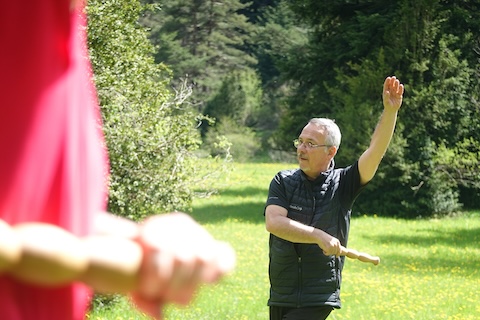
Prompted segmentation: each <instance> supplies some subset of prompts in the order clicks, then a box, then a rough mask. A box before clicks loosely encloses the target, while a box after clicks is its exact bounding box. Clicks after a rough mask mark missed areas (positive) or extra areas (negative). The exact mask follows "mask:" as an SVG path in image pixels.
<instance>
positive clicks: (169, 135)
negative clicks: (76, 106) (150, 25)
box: [87, 0, 200, 220]
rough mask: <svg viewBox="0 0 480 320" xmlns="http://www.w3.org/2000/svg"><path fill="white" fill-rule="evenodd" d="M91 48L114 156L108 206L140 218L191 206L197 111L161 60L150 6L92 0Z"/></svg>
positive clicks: (196, 143) (183, 88)
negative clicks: (148, 21) (146, 23)
mask: <svg viewBox="0 0 480 320" xmlns="http://www.w3.org/2000/svg"><path fill="white" fill-rule="evenodd" d="M87 9H88V14H89V29H88V36H89V48H90V53H91V56H92V64H93V68H94V74H95V82H96V85H97V88H98V95H99V100H100V104H101V108H102V114H103V130H104V132H105V135H106V143H107V147H108V150H109V158H110V161H111V175H110V176H111V181H110V198H109V204H108V209H109V210H110V211H111V212H113V213H115V214H119V215H122V216H126V217H129V218H132V219H137V220H138V219H141V218H143V217H145V216H147V215H149V214H152V213H158V212H165V211H171V210H175V209H186V208H188V207H189V205H190V202H191V198H192V195H193V191H192V185H193V184H194V183H195V179H196V175H195V158H194V157H193V151H195V150H196V149H197V148H198V146H199V144H200V138H199V134H198V131H197V130H196V126H197V124H198V121H199V119H198V115H197V114H196V113H195V112H194V111H193V109H192V108H191V107H190V106H189V104H188V103H187V101H186V99H187V98H188V96H189V95H190V94H191V88H190V87H189V86H187V85H186V84H185V83H184V84H183V86H182V87H179V89H178V91H177V92H175V93H173V92H171V90H170V89H169V88H168V86H169V81H170V78H171V75H170V71H169V69H168V68H167V67H165V66H164V65H162V64H160V65H158V64H155V63H154V60H153V56H152V55H153V52H154V50H153V47H152V45H151V44H150V42H149V41H148V38H147V32H146V30H145V29H144V28H143V27H141V26H140V25H139V24H138V17H139V16H140V15H141V14H143V12H144V10H145V7H144V6H142V5H140V4H139V3H138V2H135V1H133V2H132V1H126V0H123V1H117V0H116V1H98V0H91V1H89V3H88V8H87Z"/></svg>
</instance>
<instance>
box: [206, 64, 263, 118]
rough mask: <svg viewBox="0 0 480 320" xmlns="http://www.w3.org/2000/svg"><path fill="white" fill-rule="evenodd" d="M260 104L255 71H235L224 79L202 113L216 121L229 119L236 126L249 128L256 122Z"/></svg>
mask: <svg viewBox="0 0 480 320" xmlns="http://www.w3.org/2000/svg"><path fill="white" fill-rule="evenodd" d="M261 104H262V88H261V83H260V79H259V78H258V76H257V75H256V73H255V71H254V70H252V69H245V70H235V71H232V72H231V73H229V74H228V75H227V76H226V77H225V78H224V80H223V83H222V85H221V87H220V89H219V90H218V92H217V94H215V95H214V96H213V98H212V99H211V100H210V101H209V102H208V103H207V106H206V108H205V111H204V112H205V114H206V115H207V116H211V117H214V118H216V119H219V118H224V117H229V118H231V119H233V120H234V121H235V124H236V125H239V126H247V127H251V126H252V125H253V124H255V123H256V122H257V121H258V113H259V110H260V107H261Z"/></svg>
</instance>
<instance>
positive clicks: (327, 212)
mask: <svg viewBox="0 0 480 320" xmlns="http://www.w3.org/2000/svg"><path fill="white" fill-rule="evenodd" d="M403 90H404V88H403V85H402V84H401V83H400V82H399V80H397V79H396V78H395V77H394V76H392V77H387V78H386V80H385V83H384V86H383V105H384V110H383V114H382V116H381V118H380V121H379V123H378V125H377V128H376V129H375V132H374V133H373V136H372V139H371V142H370V146H369V147H368V149H367V150H366V151H365V152H364V153H363V154H362V155H361V156H360V158H359V159H358V161H357V162H355V163H354V164H353V165H351V166H349V167H347V168H341V169H335V168H334V157H335V155H336V153H337V151H338V148H339V146H340V140H341V133H340V130H339V128H338V126H337V125H336V124H335V123H334V122H333V121H332V120H330V119H323V118H315V119H312V120H310V122H309V123H308V124H307V125H306V126H305V127H304V128H303V130H302V132H301V134H300V136H299V138H298V139H297V140H295V141H294V145H295V146H296V147H297V158H298V162H299V166H300V169H296V170H286V171H281V172H279V173H278V174H277V175H276V176H275V178H274V179H273V180H272V182H271V184H270V189H269V194H268V200H267V203H266V208H265V222H266V228H267V230H268V231H269V232H270V242H269V248H270V253H269V258H270V264H269V276H270V285H271V286H270V299H269V301H268V305H269V307H270V319H271V320H277V319H278V320H280V319H293V320H300V319H305V320H307V319H308V320H310V319H312V320H313V319H315V320H318V319H326V318H327V317H328V315H329V314H330V313H331V311H332V310H333V309H334V308H340V307H341V302H340V283H341V274H342V269H343V265H344V257H339V255H340V248H341V246H342V245H343V246H346V245H347V240H348V232H349V224H350V214H351V208H352V205H353V203H354V201H355V198H356V197H357V196H358V194H359V193H360V191H361V190H362V189H363V187H364V186H365V185H366V184H367V183H368V182H369V181H370V180H371V179H372V178H373V176H374V175H375V172H376V171H377V168H378V165H379V164H380V161H381V160H382V158H383V155H384V154H385V152H386V150H387V147H388V145H389V143H390V140H391V138H392V135H393V132H394V129H395V123H396V119H397V113H398V110H399V109H400V106H401V104H402V97H403Z"/></svg>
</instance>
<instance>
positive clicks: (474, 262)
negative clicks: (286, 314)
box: [89, 163, 480, 320]
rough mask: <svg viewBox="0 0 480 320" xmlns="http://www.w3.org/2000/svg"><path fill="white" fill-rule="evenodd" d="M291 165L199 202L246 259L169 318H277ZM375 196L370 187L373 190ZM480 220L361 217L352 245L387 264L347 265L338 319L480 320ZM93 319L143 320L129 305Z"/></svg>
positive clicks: (200, 213)
mask: <svg viewBox="0 0 480 320" xmlns="http://www.w3.org/2000/svg"><path fill="white" fill-rule="evenodd" d="M292 167H295V165H290V164H259V163H255V164H235V165H234V166H233V168H232V170H231V172H230V174H228V175H227V176H225V177H224V178H223V179H220V180H217V181H215V182H214V185H215V186H216V187H218V188H219V194H217V195H214V196H211V197H210V198H207V199H196V200H195V202H194V204H193V212H192V216H193V217H194V218H195V219H196V220H197V221H199V222H200V223H201V224H202V225H204V226H205V228H206V229H207V230H209V231H210V232H211V233H212V234H213V235H214V236H215V237H216V238H218V239H221V240H224V241H227V242H229V243H230V244H231V245H232V246H233V247H234V248H235V250H236V252H237V268H236V270H235V272H234V273H233V274H232V275H230V276H229V277H227V278H225V279H224V280H223V281H222V282H221V283H219V284H218V285H215V286H207V287H204V288H201V290H200V291H199V294H198V296H197V298H196V299H195V301H194V302H193V303H192V304H191V305H190V306H188V307H187V308H180V307H175V306H169V307H167V308H166V310H165V318H166V319H196V320H199V319H218V320H223V319H235V320H241V319H268V308H267V306H266V302H267V299H268V290H269V284H268V273H267V272H268V270H267V268H268V233H267V232H266V230H265V227H264V217H263V208H264V204H265V200H266V195H267V189H268V185H269V183H270V180H271V179H272V177H273V175H274V174H275V173H276V172H277V171H279V170H281V169H285V168H292ZM364 192H368V188H367V189H366V190H365V191H364ZM479 218H480V212H471V213H465V214H463V215H462V216H459V217H455V218H443V219H430V220H399V219H393V218H381V217H377V216H361V217H354V218H352V223H351V230H350V240H349V247H352V248H355V249H357V250H359V251H366V252H368V253H371V254H373V255H378V256H380V257H381V259H382V260H381V263H380V265H378V266H373V265H372V264H367V263H362V262H359V261H355V260H348V261H347V263H346V266H345V269H344V272H343V283H342V293H341V297H342V302H343V308H342V309H340V310H335V311H334V312H333V313H332V315H331V316H330V319H338V320H339V319H355V320H362V319H402V320H403V319H425V320H426V319H428V320H430V319H449V320H453V319H462V320H465V319H476V318H477V315H478V314H480V296H479V295H478V292H480V249H479V247H478V245H479V242H480V219H479ZM89 319H95V320H103V319H105V320H111V319H125V320H127V319H138V320H146V319H147V317H145V316H143V315H142V314H141V313H139V312H137V311H135V310H134V309H133V308H131V307H130V306H129V304H128V303H127V302H126V300H124V299H122V300H120V301H119V302H118V303H116V304H114V308H112V309H103V308H100V309H97V310H94V311H93V312H92V313H91V314H90V315H89Z"/></svg>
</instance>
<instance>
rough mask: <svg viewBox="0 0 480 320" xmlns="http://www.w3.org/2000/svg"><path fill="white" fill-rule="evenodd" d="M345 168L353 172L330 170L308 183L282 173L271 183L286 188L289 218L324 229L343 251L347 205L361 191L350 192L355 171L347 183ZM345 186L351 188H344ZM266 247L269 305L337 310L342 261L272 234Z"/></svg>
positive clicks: (291, 172) (302, 176)
mask: <svg viewBox="0 0 480 320" xmlns="http://www.w3.org/2000/svg"><path fill="white" fill-rule="evenodd" d="M347 169H352V167H348V168H346V169H333V168H331V169H329V170H328V171H327V172H325V173H322V174H321V175H320V176H319V177H318V178H317V179H316V180H315V181H310V180H308V179H307V178H306V176H305V174H304V173H303V172H302V171H301V170H299V169H297V170H288V171H281V172H279V173H278V174H277V175H276V176H275V178H274V181H272V184H274V183H276V184H278V186H275V187H279V188H283V189H284V190H283V192H284V195H285V196H286V199H285V200H286V201H287V202H288V208H287V210H288V217H289V218H290V219H293V220H296V221H299V222H301V223H303V224H305V225H310V226H314V227H316V228H319V229H322V230H323V231H325V232H327V233H329V234H330V235H332V236H334V237H336V238H338V239H339V240H340V242H341V243H342V245H344V246H346V244H347V241H348V230H349V224H350V212H351V206H352V204H353V201H354V199H355V197H356V195H357V194H358V192H359V190H360V187H359V186H358V187H357V188H352V187H351V186H352V184H355V181H354V179H357V178H358V169H357V168H356V167H355V168H354V170H355V172H356V176H355V175H349V176H348V177H349V178H348V179H347V178H346V177H347V175H346V174H345V172H346V170H347ZM358 181H359V179H358ZM358 181H356V183H357V184H359V182H358ZM346 184H347V185H349V187H347V188H345V187H344V186H345V185H346ZM353 190H355V192H353ZM268 204H269V202H268V201H267V205H268ZM270 204H272V203H270ZM269 247H270V253H269V258H270V264H269V275H270V284H271V288H270V299H269V301H268V305H271V306H284V307H311V306H323V305H329V306H332V307H335V308H340V307H341V302H340V284H341V271H342V269H343V264H344V260H345V259H344V257H340V258H336V257H335V256H325V255H324V254H323V252H322V249H320V247H319V246H318V245H316V244H301V243H292V242H289V241H286V240H283V239H281V238H278V237H276V236H275V235H272V234H270V241H269Z"/></svg>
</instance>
